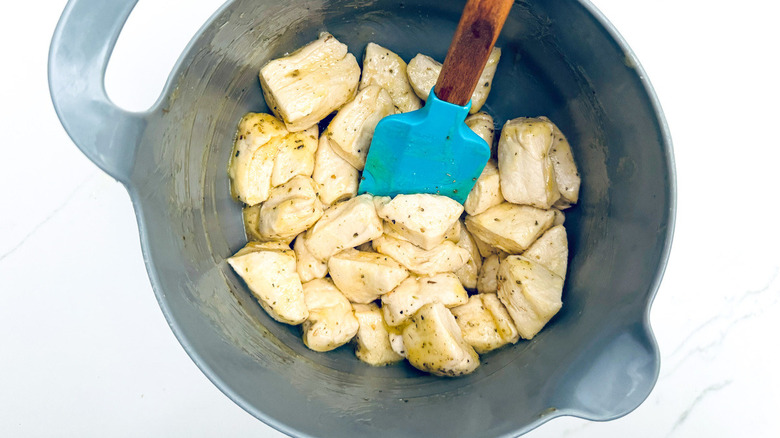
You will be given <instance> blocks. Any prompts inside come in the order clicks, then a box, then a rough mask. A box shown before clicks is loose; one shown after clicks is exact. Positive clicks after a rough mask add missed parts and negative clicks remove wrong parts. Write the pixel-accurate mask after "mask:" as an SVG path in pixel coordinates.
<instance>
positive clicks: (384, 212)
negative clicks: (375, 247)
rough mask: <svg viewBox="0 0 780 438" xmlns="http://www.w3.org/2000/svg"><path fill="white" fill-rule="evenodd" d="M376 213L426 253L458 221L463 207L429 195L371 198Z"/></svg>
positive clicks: (456, 202) (451, 200)
mask: <svg viewBox="0 0 780 438" xmlns="http://www.w3.org/2000/svg"><path fill="white" fill-rule="evenodd" d="M374 203H375V204H376V213H377V215H379V217H380V218H382V219H384V220H385V221H386V222H387V225H388V227H390V228H391V229H393V231H395V232H396V233H398V234H400V235H401V236H403V238H404V239H406V240H408V241H409V242H411V243H413V244H415V245H417V246H419V247H421V248H423V249H426V250H430V249H433V248H434V247H436V246H438V245H439V244H441V243H442V242H444V236H445V234H447V231H448V230H449V229H450V228H452V226H453V224H454V223H455V222H457V221H458V218H459V217H460V214H461V213H463V206H462V205H460V203H458V201H455V200H453V199H451V198H448V197H446V196H439V195H430V194H422V193H420V194H414V195H398V196H396V197H395V198H392V199H391V198H390V197H389V196H382V197H376V198H374Z"/></svg>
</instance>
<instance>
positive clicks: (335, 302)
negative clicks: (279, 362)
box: [303, 279, 360, 351]
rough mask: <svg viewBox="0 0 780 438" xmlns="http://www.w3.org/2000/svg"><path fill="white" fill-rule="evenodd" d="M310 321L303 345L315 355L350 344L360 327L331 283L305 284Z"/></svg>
mask: <svg viewBox="0 0 780 438" xmlns="http://www.w3.org/2000/svg"><path fill="white" fill-rule="evenodd" d="M303 295H304V297H305V298H306V307H307V308H308V309H309V318H308V319H307V320H306V321H304V323H303V343H304V344H306V346H307V347H309V348H311V349H312V350H314V351H330V350H333V349H336V348H338V347H340V346H342V345H344V344H346V343H347V342H349V341H350V340H351V339H352V338H353V337H355V335H356V334H357V332H358V328H359V326H360V324H359V323H358V320H357V318H356V317H355V314H354V313H353V311H352V304H350V303H349V300H347V297H345V296H344V295H343V294H342V293H341V292H340V291H339V290H338V289H337V288H336V286H334V285H333V282H332V281H330V280H329V279H320V280H313V281H310V282H308V283H304V284H303Z"/></svg>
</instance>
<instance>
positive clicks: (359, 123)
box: [325, 85, 395, 170]
mask: <svg viewBox="0 0 780 438" xmlns="http://www.w3.org/2000/svg"><path fill="white" fill-rule="evenodd" d="M394 111H395V107H394V106H393V100H392V99H390V94H389V93H388V92H387V91H385V89H384V88H382V87H380V86H378V85H369V86H368V87H365V88H363V89H361V90H360V92H358V94H357V96H355V99H353V100H352V101H350V102H349V103H347V104H346V105H344V106H343V107H341V109H340V110H339V112H338V113H337V114H336V116H335V117H333V120H331V122H330V124H329V125H328V130H327V131H326V132H325V135H327V136H328V137H329V140H330V146H331V148H333V152H335V153H337V154H338V155H339V156H340V157H341V158H343V159H344V160H345V161H347V162H348V163H349V164H350V165H352V167H354V168H356V169H357V170H363V167H365V165H366V155H368V148H369V147H370V146H371V138H372V137H373V136H374V129H375V128H376V124H377V123H379V120H381V119H382V118H383V117H385V116H388V115H390V114H393V113H394Z"/></svg>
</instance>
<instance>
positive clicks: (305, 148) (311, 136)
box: [271, 126, 319, 187]
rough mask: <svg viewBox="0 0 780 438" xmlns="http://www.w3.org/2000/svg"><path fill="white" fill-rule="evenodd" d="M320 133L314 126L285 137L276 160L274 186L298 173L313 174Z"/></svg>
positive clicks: (273, 174)
mask: <svg viewBox="0 0 780 438" xmlns="http://www.w3.org/2000/svg"><path fill="white" fill-rule="evenodd" d="M318 133H319V130H318V128H317V127H316V126H312V127H311V128H309V129H306V130H304V131H300V132H292V133H290V134H289V135H288V136H287V137H286V138H285V142H284V143H282V144H281V145H280V146H279V152H278V153H277V155H276V159H275V160H274V170H273V173H272V174H271V185H272V186H274V187H276V186H280V185H282V184H284V183H286V182H287V181H289V180H291V179H292V178H293V177H295V176H296V175H302V176H311V174H312V172H314V153H315V151H316V150H317V137H318Z"/></svg>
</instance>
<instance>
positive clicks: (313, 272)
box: [293, 233, 328, 283]
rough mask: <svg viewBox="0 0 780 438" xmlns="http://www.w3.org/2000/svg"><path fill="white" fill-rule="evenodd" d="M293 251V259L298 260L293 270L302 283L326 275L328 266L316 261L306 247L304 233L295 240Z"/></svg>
mask: <svg viewBox="0 0 780 438" xmlns="http://www.w3.org/2000/svg"><path fill="white" fill-rule="evenodd" d="M293 250H294V251H295V258H296V259H297V260H298V263H297V264H296V266H295V269H296V271H297V272H298V276H299V277H301V281H302V282H303V283H307V282H309V281H312V280H316V279H318V278H324V277H325V276H326V275H328V264H327V263H326V262H323V261H320V260H317V258H316V257H314V256H313V255H312V254H311V252H309V249H308V248H307V247H306V236H305V233H301V234H299V235H298V237H296V238H295V243H294V244H293Z"/></svg>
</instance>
